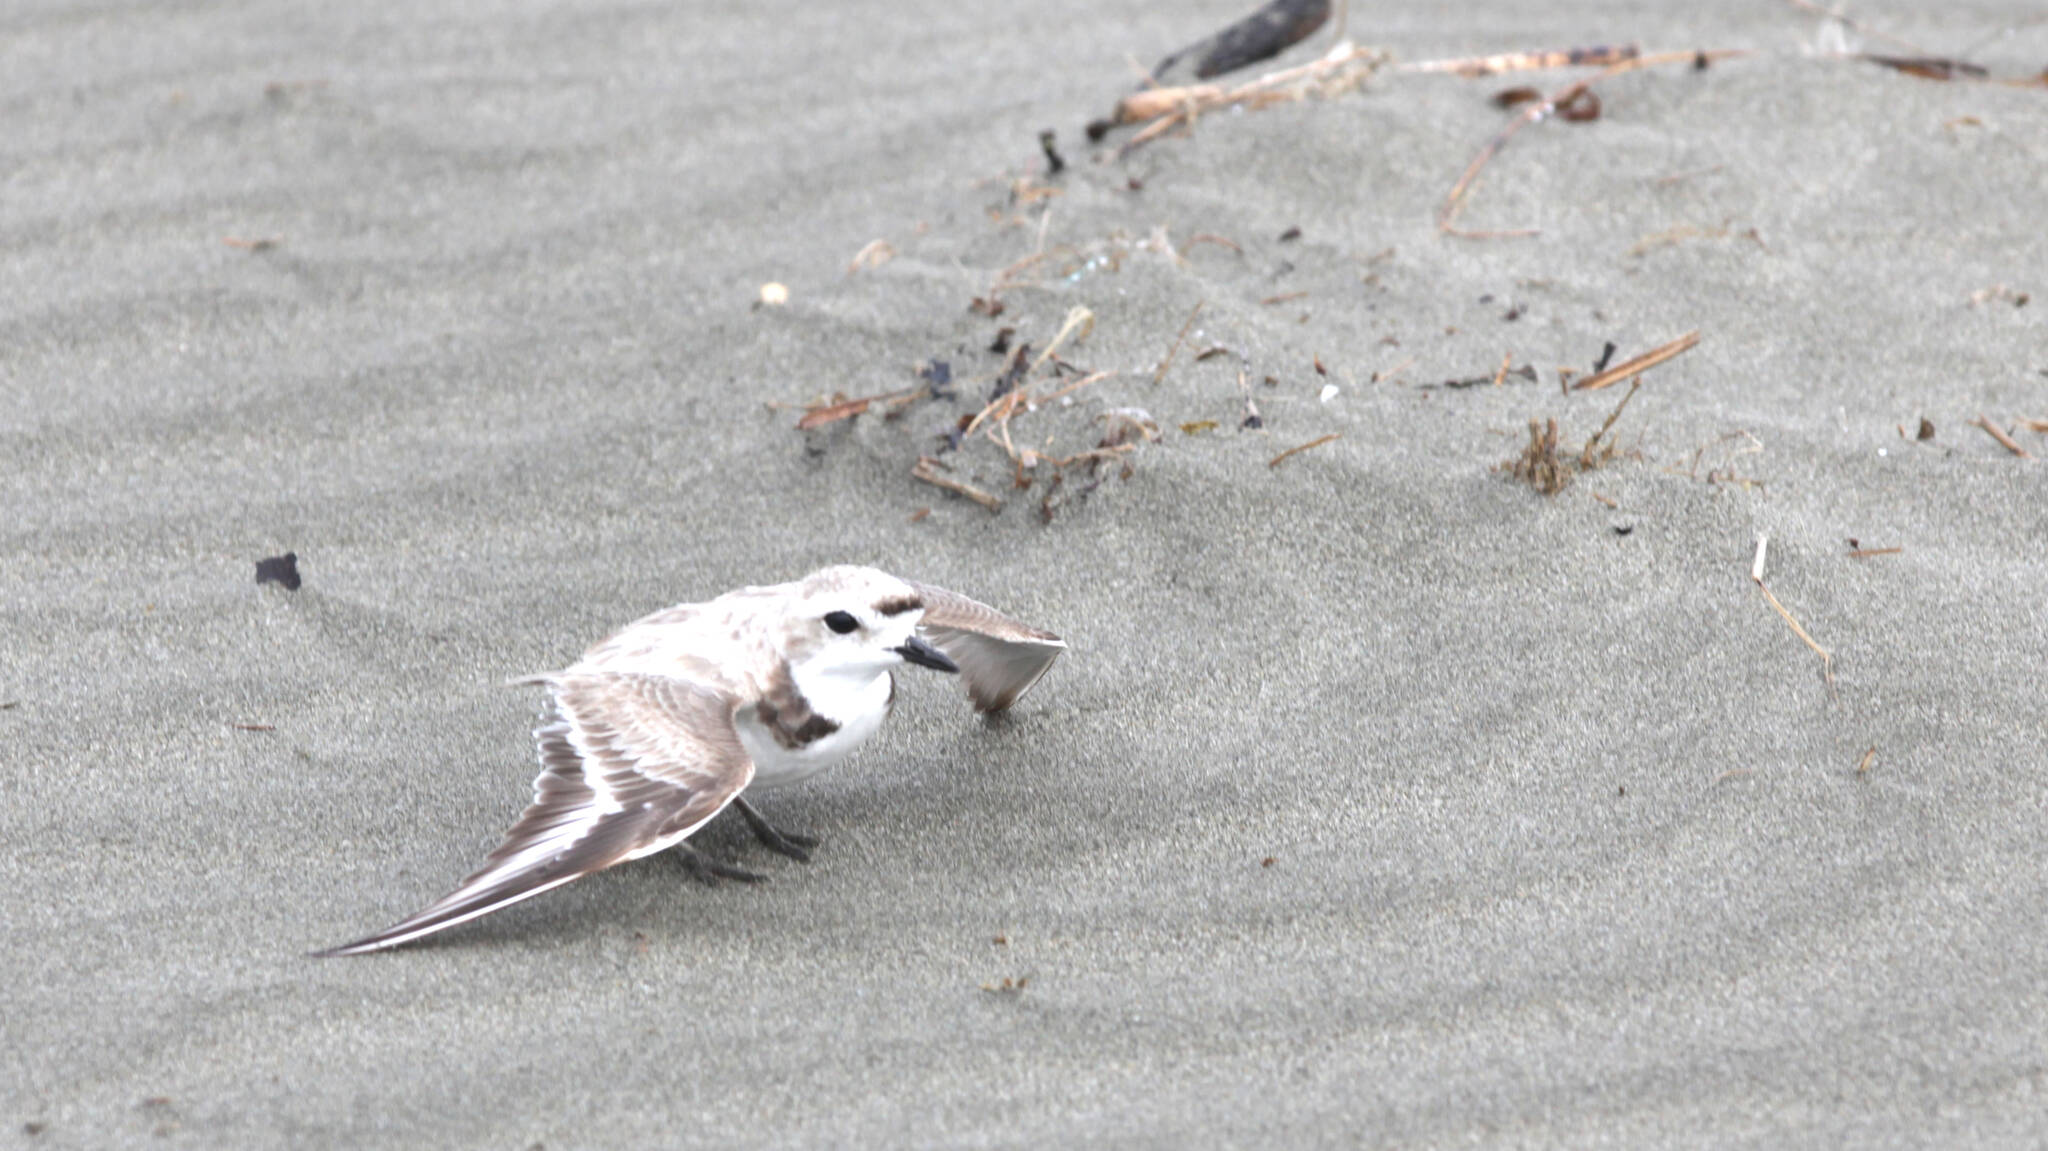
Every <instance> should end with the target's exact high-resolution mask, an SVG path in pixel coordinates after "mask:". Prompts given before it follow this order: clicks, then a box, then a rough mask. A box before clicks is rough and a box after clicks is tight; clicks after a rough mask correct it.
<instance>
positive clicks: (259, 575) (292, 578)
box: [256, 552, 299, 591]
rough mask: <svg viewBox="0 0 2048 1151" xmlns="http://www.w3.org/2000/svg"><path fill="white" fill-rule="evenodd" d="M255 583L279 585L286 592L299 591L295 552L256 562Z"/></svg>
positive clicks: (296, 555)
mask: <svg viewBox="0 0 2048 1151" xmlns="http://www.w3.org/2000/svg"><path fill="white" fill-rule="evenodd" d="M256 582H257V583H279V584H283V585H284V590H286V591H297V590H299V557H298V554H297V553H295V552H286V553H284V554H283V555H281V556H272V557H270V558H269V559H264V560H257V561H256Z"/></svg>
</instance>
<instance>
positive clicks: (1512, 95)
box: [1493, 85, 1543, 109]
mask: <svg viewBox="0 0 2048 1151" xmlns="http://www.w3.org/2000/svg"><path fill="white" fill-rule="evenodd" d="M1541 99H1543V93H1541V92H1538V91H1537V90H1536V89H1534V88H1531V87H1529V86H1527V85H1522V86H1520V87H1516V88H1502V89H1501V90H1500V91H1498V92H1495V93H1494V94H1493V106H1494V107H1496V108H1501V109H1507V108H1518V107H1520V106H1522V105H1523V104H1527V103H1528V102H1529V101H1531V100H1541Z"/></svg>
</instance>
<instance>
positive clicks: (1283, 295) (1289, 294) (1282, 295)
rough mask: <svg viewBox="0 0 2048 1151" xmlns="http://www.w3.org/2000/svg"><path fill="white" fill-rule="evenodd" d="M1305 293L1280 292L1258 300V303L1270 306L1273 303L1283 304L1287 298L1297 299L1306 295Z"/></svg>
mask: <svg viewBox="0 0 2048 1151" xmlns="http://www.w3.org/2000/svg"><path fill="white" fill-rule="evenodd" d="M1307 295H1308V293H1307V292H1306V291H1301V292H1282V293H1280V294H1279V295H1277V296H1267V297H1266V298H1265V299H1263V300H1260V301H1259V303H1261V304H1264V305H1266V306H1268V307H1271V306H1272V305H1274V304H1284V303H1286V302H1288V301H1289V300H1299V299H1302V298H1304V297H1306V296H1307Z"/></svg>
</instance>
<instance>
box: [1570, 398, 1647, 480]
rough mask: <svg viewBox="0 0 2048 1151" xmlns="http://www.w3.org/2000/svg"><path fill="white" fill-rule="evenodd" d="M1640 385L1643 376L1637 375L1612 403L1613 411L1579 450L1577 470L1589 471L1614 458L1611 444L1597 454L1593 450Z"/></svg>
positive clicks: (1618, 417)
mask: <svg viewBox="0 0 2048 1151" xmlns="http://www.w3.org/2000/svg"><path fill="white" fill-rule="evenodd" d="M1642 386H1643V377H1641V376H1637V377H1636V378H1635V380H1634V381H1632V382H1631V383H1630V384H1629V386H1628V393H1627V394H1626V395H1624V396H1622V397H1621V402H1620V403H1618V404H1616V405H1614V410H1613V411H1611V412H1609V413H1607V422H1605V423H1603V424H1601V425H1600V430H1599V431H1597V432H1594V433H1593V438H1592V439H1590V440H1587V441H1586V446H1585V448H1584V449H1582V450H1581V451H1580V452H1579V470H1581V471H1591V470H1593V469H1594V468H1597V467H1599V466H1600V465H1601V464H1603V463H1606V462H1607V461H1608V460H1611V459H1613V458H1614V452H1615V449H1614V445H1613V444H1609V445H1607V450H1606V451H1605V452H1603V453H1600V454H1599V455H1597V456H1596V455H1595V454H1594V450H1595V449H1596V448H1598V447H1599V446H1600V441H1601V440H1602V439H1603V438H1605V437H1606V435H1607V433H1608V431H1609V430H1610V429H1612V428H1613V427H1614V421H1616V420H1618V419H1620V418H1621V409H1623V408H1625V407H1627V406H1628V402H1629V401H1630V400H1632V399H1635V398H1636V392H1637V391H1638V390H1639V389H1640V388H1641V387H1642Z"/></svg>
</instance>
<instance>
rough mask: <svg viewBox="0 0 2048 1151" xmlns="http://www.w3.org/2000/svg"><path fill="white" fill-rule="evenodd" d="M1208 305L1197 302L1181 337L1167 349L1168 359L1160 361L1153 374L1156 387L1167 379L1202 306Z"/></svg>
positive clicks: (1177, 337)
mask: <svg viewBox="0 0 2048 1151" xmlns="http://www.w3.org/2000/svg"><path fill="white" fill-rule="evenodd" d="M1206 303H1208V301H1207V300H1196V301H1195V306H1194V308H1193V309H1192V310H1191V311H1189V312H1188V318H1187V322H1185V323H1183V324H1182V325H1181V326H1180V335H1177V336H1175V337H1174V338H1173V346H1172V347H1170V348H1168V349H1166V358H1165V359H1163V360H1161V361H1159V370H1158V371H1156V372H1153V373H1152V384H1153V386H1154V387H1157V386H1158V385H1159V381H1161V380H1163V379H1165V378H1166V370H1167V369H1168V368H1171V367H1172V366H1173V357H1174V355H1175V354H1176V353H1177V352H1179V351H1180V345H1181V342H1182V341H1184V340H1186V339H1187V338H1188V329H1189V328H1192V327H1194V326H1195V317H1196V316H1199V315H1201V314H1202V305H1203V304H1206ZM1208 354H1209V353H1208V352H1203V353H1202V356H1198V357H1196V358H1197V359H1200V358H1202V357H1206V356H1207V355H1208Z"/></svg>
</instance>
